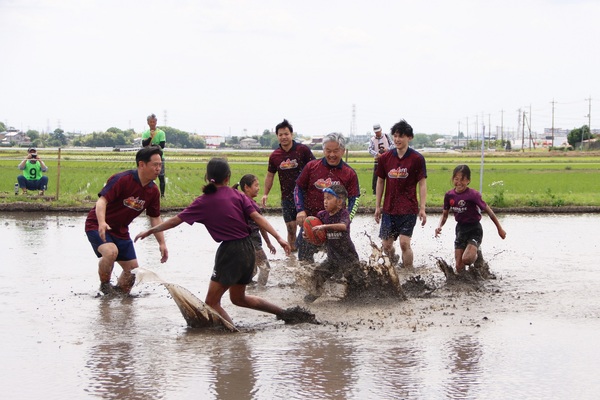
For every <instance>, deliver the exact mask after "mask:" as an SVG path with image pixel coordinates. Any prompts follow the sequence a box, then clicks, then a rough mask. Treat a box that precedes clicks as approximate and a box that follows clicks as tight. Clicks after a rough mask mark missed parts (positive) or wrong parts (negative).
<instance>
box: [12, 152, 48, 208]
mask: <svg viewBox="0 0 600 400" xmlns="http://www.w3.org/2000/svg"><path fill="white" fill-rule="evenodd" d="M19 169H20V170H22V171H23V175H19V176H17V181H18V182H19V187H20V188H21V190H22V191H23V194H27V190H38V191H39V194H40V196H42V195H43V194H44V191H45V190H46V188H47V187H48V177H47V176H43V175H42V172H46V171H48V167H46V164H44V161H42V158H41V157H40V156H38V154H37V151H36V149H35V148H34V147H30V148H29V150H27V157H25V159H24V160H23V161H21V163H20V164H19Z"/></svg>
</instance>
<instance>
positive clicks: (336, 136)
mask: <svg viewBox="0 0 600 400" xmlns="http://www.w3.org/2000/svg"><path fill="white" fill-rule="evenodd" d="M329 142H337V144H339V145H340V147H341V148H342V149H345V148H346V138H345V137H344V135H342V134H341V133H336V132H333V133H328V134H327V135H325V137H324V138H323V148H324V147H325V144H326V143H329Z"/></svg>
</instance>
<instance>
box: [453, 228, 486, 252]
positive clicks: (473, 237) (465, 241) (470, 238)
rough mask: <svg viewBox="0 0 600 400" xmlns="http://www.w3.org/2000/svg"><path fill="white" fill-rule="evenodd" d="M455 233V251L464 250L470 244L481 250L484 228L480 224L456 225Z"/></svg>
mask: <svg viewBox="0 0 600 400" xmlns="http://www.w3.org/2000/svg"><path fill="white" fill-rule="evenodd" d="M454 232H455V233H456V239H454V248H455V249H463V250H464V249H466V248H467V245H469V244H472V245H473V246H475V247H477V248H479V245H480V244H481V241H482V240H483V227H482V226H481V223H480V222H477V223H476V224H456V228H455V229H454Z"/></svg>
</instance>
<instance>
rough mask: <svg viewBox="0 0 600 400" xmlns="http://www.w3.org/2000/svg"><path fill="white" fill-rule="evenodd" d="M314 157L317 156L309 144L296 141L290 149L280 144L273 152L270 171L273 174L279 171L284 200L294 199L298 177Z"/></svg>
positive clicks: (270, 157)
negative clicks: (284, 148) (286, 149)
mask: <svg viewBox="0 0 600 400" xmlns="http://www.w3.org/2000/svg"><path fill="white" fill-rule="evenodd" d="M314 159H315V156H314V155H313V153H312V151H311V150H310V148H308V146H305V145H303V144H301V143H296V142H293V144H292V148H291V149H290V151H285V150H283V149H282V148H281V145H280V146H279V148H278V149H276V150H275V151H273V153H271V155H270V156H269V167H268V171H269V172H271V173H273V174H275V173H279V184H280V185H281V199H282V200H294V186H296V179H297V178H298V175H300V172H302V169H303V168H304V166H305V165H306V164H308V162H309V161H311V160H314Z"/></svg>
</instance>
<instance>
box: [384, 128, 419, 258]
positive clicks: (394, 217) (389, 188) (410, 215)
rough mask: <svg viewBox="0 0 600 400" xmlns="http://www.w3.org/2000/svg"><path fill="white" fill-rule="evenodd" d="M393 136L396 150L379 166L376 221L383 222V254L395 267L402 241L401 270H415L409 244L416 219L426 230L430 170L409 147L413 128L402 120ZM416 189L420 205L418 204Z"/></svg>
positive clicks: (393, 129) (393, 130) (387, 155)
mask: <svg viewBox="0 0 600 400" xmlns="http://www.w3.org/2000/svg"><path fill="white" fill-rule="evenodd" d="M391 132H392V136H393V139H394V145H395V146H396V148H395V149H392V150H390V151H388V152H386V153H384V154H382V155H381V157H380V158H379V164H378V166H377V187H376V194H375V221H376V222H377V223H379V222H380V221H381V227H380V230H379V237H380V238H381V239H382V245H383V250H384V251H385V253H386V254H387V255H388V256H389V257H390V260H391V261H392V263H394V264H395V263H397V262H398V260H399V259H400V257H399V256H398V255H396V252H395V250H394V241H395V240H396V239H397V238H398V237H399V238H400V250H402V266H403V267H405V268H412V267H413V251H412V248H411V246H410V240H411V237H412V234H413V230H414V227H415V225H416V224H417V216H418V217H419V219H420V220H421V226H425V223H426V222H427V214H426V213H425V203H426V200H427V168H426V165H425V158H424V157H423V156H422V155H421V154H420V153H419V152H417V151H415V150H413V149H411V148H410V147H408V144H409V143H410V141H411V140H412V139H413V137H414V134H413V129H412V127H411V126H410V125H409V124H408V123H407V122H406V121H405V120H401V121H400V122H398V123H396V124H395V125H394V126H393V127H392V129H391ZM417 185H418V187H419V200H420V201H417ZM384 188H385V198H384V202H383V210H382V208H381V199H382V195H383V192H384Z"/></svg>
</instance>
